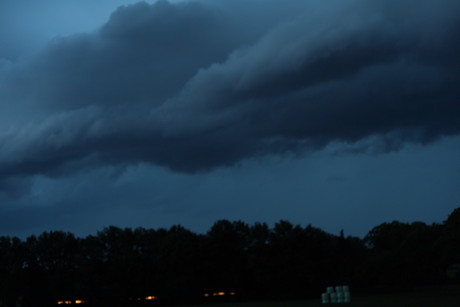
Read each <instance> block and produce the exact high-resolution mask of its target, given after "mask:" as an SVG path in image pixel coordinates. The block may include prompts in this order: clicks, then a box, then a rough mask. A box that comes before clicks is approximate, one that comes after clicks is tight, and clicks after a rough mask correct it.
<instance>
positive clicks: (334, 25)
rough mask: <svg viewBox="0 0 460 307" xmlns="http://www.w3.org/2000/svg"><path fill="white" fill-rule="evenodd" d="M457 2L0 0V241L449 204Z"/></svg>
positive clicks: (392, 213)
mask: <svg viewBox="0 0 460 307" xmlns="http://www.w3.org/2000/svg"><path fill="white" fill-rule="evenodd" d="M459 10H460V2H458V1H457V0H442V1H435V2H434V1H431V0H418V1H413V0H374V1H367V0H348V1H343V0H340V1H339V0H328V1H324V0H285V1H278V0H244V1H243V0H232V1H230V0H197V1H192V0H191V1H188V0H183V1H180V0H179V1H163V0H159V1H153V0H152V1H146V2H138V1H136V0H133V1H130V0H99V1H90V0H65V1H62V0H41V1H32V0H21V1H18V0H1V1H0V235H8V236H19V237H26V236H29V235H32V234H40V233H41V232H43V231H51V230H62V231H69V232H72V233H74V234H76V235H78V236H86V235H88V234H96V233H97V231H100V230H102V229H103V228H104V227H107V226H110V225H114V226H118V227H133V228H135V227H146V228H155V229H156V228H160V227H165V228H169V227H170V226H172V225H177V224H180V225H183V226H184V227H186V228H188V229H190V230H192V231H195V232H199V233H204V232H206V231H207V230H208V229H209V228H210V227H211V226H212V224H213V223H214V222H215V221H217V220H220V219H228V220H231V221H236V220H241V221H244V222H247V223H249V224H252V223H254V222H266V223H268V224H269V225H274V223H276V222H278V221H279V220H281V219H283V220H288V221H290V222H292V223H294V224H300V225H302V226H306V225H309V224H311V225H312V226H315V227H319V228H322V229H323V230H325V231H328V232H330V233H333V234H338V233H339V232H340V230H342V229H343V230H344V232H345V234H346V235H353V236H360V237H363V236H365V234H366V233H367V232H368V231H369V230H371V229H372V228H373V227H374V226H377V225H379V224H380V223H383V222H391V221H393V220H398V221H401V222H414V221H422V222H425V223H430V224H431V223H442V222H443V221H444V220H445V219H446V218H447V216H448V214H449V213H450V212H452V211H453V210H454V209H455V208H457V207H459V206H460V159H459V156H460V120H459V119H460V87H459V86H458V84H459V82H460V40H459V39H458V37H460V15H459V14H458V11H459Z"/></svg>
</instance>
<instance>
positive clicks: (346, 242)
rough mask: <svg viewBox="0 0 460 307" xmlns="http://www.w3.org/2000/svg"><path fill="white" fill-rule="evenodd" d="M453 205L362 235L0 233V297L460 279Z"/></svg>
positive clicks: (280, 289) (192, 297) (264, 290)
mask: <svg viewBox="0 0 460 307" xmlns="http://www.w3.org/2000/svg"><path fill="white" fill-rule="evenodd" d="M458 242H460V208H459V209H456V210H454V211H453V212H452V213H451V214H450V215H449V216H448V218H447V219H446V221H445V222H444V223H443V224H433V225H427V224H425V223H422V222H414V223H401V222H397V221H393V222H391V223H383V224H380V225H377V226H376V227H374V228H373V229H371V230H370V231H369V233H368V234H367V235H366V237H365V238H364V239H361V238H358V237H351V236H347V237H345V235H344V233H343V232H341V234H340V235H339V236H336V235H332V234H329V233H327V232H325V231H323V230H321V229H319V228H315V227H313V226H311V225H307V226H305V227H302V226H300V225H293V224H291V223H290V222H289V221H285V220H281V221H279V222H278V223H276V224H275V225H274V227H273V228H271V227H269V226H268V225H267V224H265V223H255V224H253V225H248V224H246V223H244V222H242V221H233V222H232V221H228V220H219V221H217V222H215V223H214V225H213V226H212V227H211V228H210V229H209V231H208V232H207V233H206V234H197V233H193V232H191V231H190V230H188V229H185V228H184V227H182V226H180V225H176V226H172V227H171V228H169V229H163V228H160V229H145V228H136V229H131V228H124V229H122V228H119V227H115V226H110V227H107V228H104V229H103V230H101V231H99V232H98V233H97V234H96V235H89V236H87V237H85V238H78V237H75V236H74V235H73V234H71V233H66V232H62V231H51V232H44V233H42V234H40V235H39V236H30V237H28V238H26V239H25V240H21V239H19V238H16V237H5V236H3V237H0V305H1V306H48V305H49V306H54V305H56V303H57V302H58V301H66V300H73V301H74V300H76V299H81V300H83V301H85V302H86V305H91V306H113V305H120V303H121V304H122V305H124V306H135V305H139V304H143V305H149V304H160V305H168V304H174V303H179V302H181V303H183V302H202V301H219V300H220V301H222V300H229V299H233V300H234V299H238V300H244V299H260V298H263V299H269V298H303V297H309V296H315V297H317V296H318V293H320V291H322V290H323V289H324V287H325V286H327V285H331V284H336V285H340V284H347V285H350V286H351V287H352V288H354V289H355V290H356V291H368V290H369V289H372V287H382V286H385V287H393V288H395V287H406V288H407V287H412V286H416V285H432V284H442V283H458V282H459V281H460V249H459V246H460V245H459V244H458Z"/></svg>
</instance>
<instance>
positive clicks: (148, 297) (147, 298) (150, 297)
mask: <svg viewBox="0 0 460 307" xmlns="http://www.w3.org/2000/svg"><path fill="white" fill-rule="evenodd" d="M145 299H146V300H147V301H151V300H156V299H157V297H156V296H147V297H146V298H145Z"/></svg>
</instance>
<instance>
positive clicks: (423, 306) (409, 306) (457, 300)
mask: <svg viewBox="0 0 460 307" xmlns="http://www.w3.org/2000/svg"><path fill="white" fill-rule="evenodd" d="M328 305H332V306H336V305H337V304H328ZM319 306H327V305H324V304H321V300H320V299H316V300H315V299H314V300H299V301H275V302H246V303H222V304H205V305H194V307H319ZM338 306H369V307H381V306H382V307H383V306H385V307H386V306H391V307H395V306H396V307H399V306H401V307H451V306H452V307H454V306H455V307H458V306H460V294H450V293H449V294H446V293H444V294H443V293H423V292H420V293H410V294H398V295H385V296H383V295H379V296H367V297H354V298H353V301H352V302H351V303H350V304H339V305H338ZM177 307H187V306H177ZM188 307H190V305H189V306H188Z"/></svg>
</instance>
